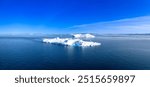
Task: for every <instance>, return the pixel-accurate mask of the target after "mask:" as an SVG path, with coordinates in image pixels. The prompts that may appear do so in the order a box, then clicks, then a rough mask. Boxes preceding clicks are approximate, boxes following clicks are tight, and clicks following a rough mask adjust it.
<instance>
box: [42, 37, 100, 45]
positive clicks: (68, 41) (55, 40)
mask: <svg viewBox="0 0 150 87" xmlns="http://www.w3.org/2000/svg"><path fill="white" fill-rule="evenodd" d="M43 42H45V43H51V44H60V45H65V46H81V47H86V46H99V45H101V43H98V42H92V41H83V40H81V39H72V38H59V37H57V38H53V39H46V38H45V39H43Z"/></svg>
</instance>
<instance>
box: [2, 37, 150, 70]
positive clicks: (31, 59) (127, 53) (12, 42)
mask: <svg viewBox="0 0 150 87" xmlns="http://www.w3.org/2000/svg"><path fill="white" fill-rule="evenodd" d="M56 37H60V38H72V37H71V35H49V36H28V37H23V36H20V37H19V36H0V70H150V35H96V37H95V38H90V39H88V38H83V39H84V40H86V41H94V42H99V43H101V45H100V46H93V47H78V46H63V45H58V44H49V43H43V42H42V39H43V38H56Z"/></svg>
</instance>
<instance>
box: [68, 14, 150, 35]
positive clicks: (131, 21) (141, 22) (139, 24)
mask: <svg viewBox="0 0 150 87" xmlns="http://www.w3.org/2000/svg"><path fill="white" fill-rule="evenodd" d="M70 29H71V30H72V31H73V32H79V31H80V32H87V33H115V34H116V33H150V16H142V17H136V18H127V19H120V20H114V21H107V22H98V23H92V24H83V25H76V26H73V27H70Z"/></svg>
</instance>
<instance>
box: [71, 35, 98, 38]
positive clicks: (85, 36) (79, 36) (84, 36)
mask: <svg viewBox="0 0 150 87" xmlns="http://www.w3.org/2000/svg"><path fill="white" fill-rule="evenodd" d="M73 37H74V38H95V36H94V35H92V34H73Z"/></svg>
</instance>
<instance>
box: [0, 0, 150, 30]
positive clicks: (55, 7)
mask: <svg viewBox="0 0 150 87" xmlns="http://www.w3.org/2000/svg"><path fill="white" fill-rule="evenodd" d="M149 24H150V0H0V33H81V32H82V33H84V32H85V33H86V32H88V33H148V32H149V33H150V26H149Z"/></svg>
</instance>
